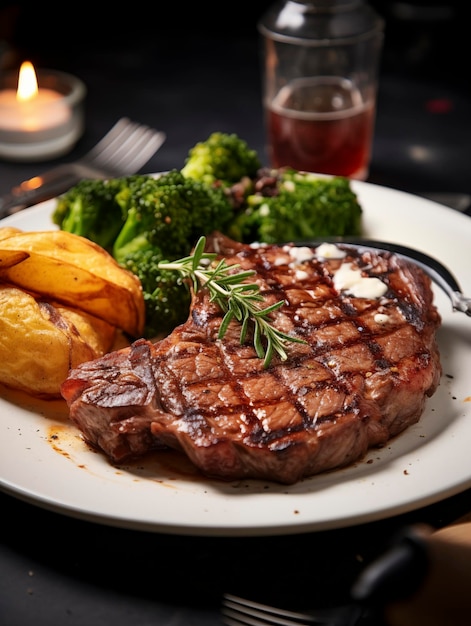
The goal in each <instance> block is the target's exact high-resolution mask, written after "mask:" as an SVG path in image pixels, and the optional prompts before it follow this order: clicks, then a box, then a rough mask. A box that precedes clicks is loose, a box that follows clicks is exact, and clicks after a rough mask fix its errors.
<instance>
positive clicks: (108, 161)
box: [0, 117, 166, 218]
mask: <svg viewBox="0 0 471 626" xmlns="http://www.w3.org/2000/svg"><path fill="white" fill-rule="evenodd" d="M165 139H166V135H165V133H164V132H162V131H157V130H155V129H154V128H151V127H149V126H145V125H143V124H138V123H136V122H133V121H131V120H130V119H128V118H126V117H123V118H121V119H119V120H118V121H117V122H116V124H115V125H114V126H113V127H112V128H111V130H109V131H108V133H107V134H106V135H105V136H104V137H103V139H101V140H100V141H99V142H98V143H97V144H96V145H95V147H94V148H92V149H91V150H90V152H88V153H87V154H85V156H83V157H82V158H80V159H78V160H77V161H73V162H70V163H64V164H61V165H58V166H57V167H54V168H53V169H50V170H48V171H46V172H43V173H42V174H39V175H38V176H34V177H33V178H30V179H28V180H25V181H23V182H22V183H20V184H19V185H17V186H15V187H13V188H12V190H11V191H10V193H8V194H6V195H5V196H3V197H1V198H0V218H3V217H6V216H7V215H10V214H11V213H15V212H17V211H19V210H21V209H24V208H26V207H28V206H31V205H32V204H36V203H37V202H42V201H44V200H48V199H49V198H53V197H55V196H57V195H60V194H61V193H64V192H65V191H67V189H70V188H71V187H73V185H75V184H76V183H78V182H79V181H80V180H81V179H83V178H102V179H105V178H116V177H119V176H127V175H130V174H134V173H135V172H137V171H139V169H140V168H141V167H142V166H143V165H145V163H147V161H148V160H149V159H150V158H151V157H152V155H153V154H155V152H156V151H157V150H158V149H159V148H160V146H161V145H162V144H163V142H164V141H165Z"/></svg>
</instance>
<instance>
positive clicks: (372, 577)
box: [351, 515, 471, 626]
mask: <svg viewBox="0 0 471 626" xmlns="http://www.w3.org/2000/svg"><path fill="white" fill-rule="evenodd" d="M468 520H471V515H468V516H465V517H463V518H461V519H460V520H457V522H455V523H453V524H451V525H449V526H446V527H444V528H442V529H440V530H435V531H434V529H432V528H431V527H429V526H426V525H414V526H409V527H406V528H405V529H404V530H403V531H402V532H401V533H400V534H399V535H398V536H397V537H396V538H395V540H394V542H393V545H392V547H391V549H390V550H388V551H387V552H386V553H385V554H384V555H383V556H381V557H380V558H379V559H377V560H376V561H374V562H373V563H372V564H371V565H369V566H368V567H366V568H365V570H364V571H363V572H362V573H361V574H360V576H359V577H358V579H357V580H356V581H355V583H354V585H353V587H352V590H351V595H352V597H353V599H354V600H355V601H356V602H358V603H360V604H363V605H364V606H369V607H374V608H376V610H377V611H378V609H379V610H380V613H381V615H382V618H383V620H384V624H386V625H387V626H454V625H456V626H464V625H465V624H466V625H469V624H471V521H468Z"/></svg>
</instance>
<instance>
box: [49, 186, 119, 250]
mask: <svg viewBox="0 0 471 626" xmlns="http://www.w3.org/2000/svg"><path fill="white" fill-rule="evenodd" d="M128 184H129V179H128V178H111V179H109V180H101V179H99V180H96V179H84V180H81V181H80V182H78V183H77V184H76V185H75V186H74V187H72V188H71V189H69V190H68V191H67V192H66V193H64V194H63V195H62V196H59V198H58V199H57V202H56V206H55V209H54V211H53V214H52V221H53V222H54V224H56V225H57V226H59V228H61V229H62V230H66V231H68V232H70V233H74V234H75V235H81V236H82V237H87V239H91V240H92V241H94V242H95V243H97V244H98V245H100V246H101V247H102V248H105V249H107V250H109V249H110V247H111V246H112V244H113V242H114V240H115V238H116V237H117V235H118V233H119V231H120V230H121V228H122V226H123V224H124V217H123V215H122V212H121V207H120V205H119V204H118V203H117V202H116V195H117V194H118V193H119V192H120V191H121V190H122V189H123V188H124V187H126V186H127V185H128Z"/></svg>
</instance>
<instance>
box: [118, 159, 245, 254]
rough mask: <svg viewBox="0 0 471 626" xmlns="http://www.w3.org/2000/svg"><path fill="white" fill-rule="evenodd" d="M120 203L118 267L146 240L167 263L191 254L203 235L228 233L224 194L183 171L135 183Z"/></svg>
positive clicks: (228, 211)
mask: <svg viewBox="0 0 471 626" xmlns="http://www.w3.org/2000/svg"><path fill="white" fill-rule="evenodd" d="M116 199H117V201H118V203H119V204H120V206H121V208H122V211H123V213H124V214H125V215H126V221H125V223H124V225H123V227H122V228H121V230H120V232H119V234H118V236H117V237H116V240H115V242H114V245H113V256H114V257H115V258H116V259H117V260H118V262H121V261H122V259H123V257H124V256H126V255H127V254H128V253H129V246H131V247H132V246H134V245H135V242H134V240H135V239H136V238H139V237H142V236H143V235H145V238H146V240H147V242H148V243H149V244H150V245H151V246H155V247H156V248H158V249H159V250H161V251H162V254H164V255H165V257H166V258H167V259H171V260H173V259H177V258H179V257H180V256H183V255H186V254H188V253H189V252H190V250H191V247H192V245H193V244H194V243H195V241H196V239H197V238H198V237H199V236H201V235H204V234H207V233H210V232H212V231H213V230H219V229H222V228H224V227H225V225H226V224H228V223H229V221H230V220H231V218H232V216H233V211H232V206H231V203H230V200H229V197H228V196H227V195H226V194H225V192H224V191H223V189H221V188H213V187H210V186H208V185H206V184H204V183H201V182H198V181H194V180H192V179H188V178H186V177H184V176H183V174H182V173H181V172H180V171H179V170H171V171H169V172H167V173H165V174H162V175H161V176H159V177H157V178H154V177H152V176H147V177H145V179H144V180H142V179H140V180H137V181H135V182H134V183H131V184H130V185H129V186H128V187H125V188H124V189H122V191H121V192H120V193H118V194H117V196H116ZM133 242H134V243H133Z"/></svg>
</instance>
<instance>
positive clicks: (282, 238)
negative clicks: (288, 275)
mask: <svg viewBox="0 0 471 626" xmlns="http://www.w3.org/2000/svg"><path fill="white" fill-rule="evenodd" d="M255 186H256V189H257V191H256V193H254V194H251V195H249V196H248V198H247V206H246V208H245V210H244V211H242V212H241V213H240V214H239V215H237V216H236V217H235V219H234V220H233V222H232V223H231V225H230V227H229V229H228V234H229V235H230V236H231V237H232V238H233V239H236V240H238V241H242V242H246V243H249V242H252V241H260V242H265V243H282V242H286V241H308V240H310V239H314V238H318V237H322V236H327V235H359V234H361V216H362V209H361V206H360V204H359V202H358V199H357V196H356V194H355V193H354V191H353V190H352V188H351V186H350V181H349V179H348V178H344V177H340V176H337V177H333V178H327V177H325V178H324V177H320V176H318V175H315V174H310V173H306V172H299V171H297V170H293V169H290V168H286V169H280V170H264V171H263V172H262V171H261V172H260V178H259V179H258V181H256V183H255Z"/></svg>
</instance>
